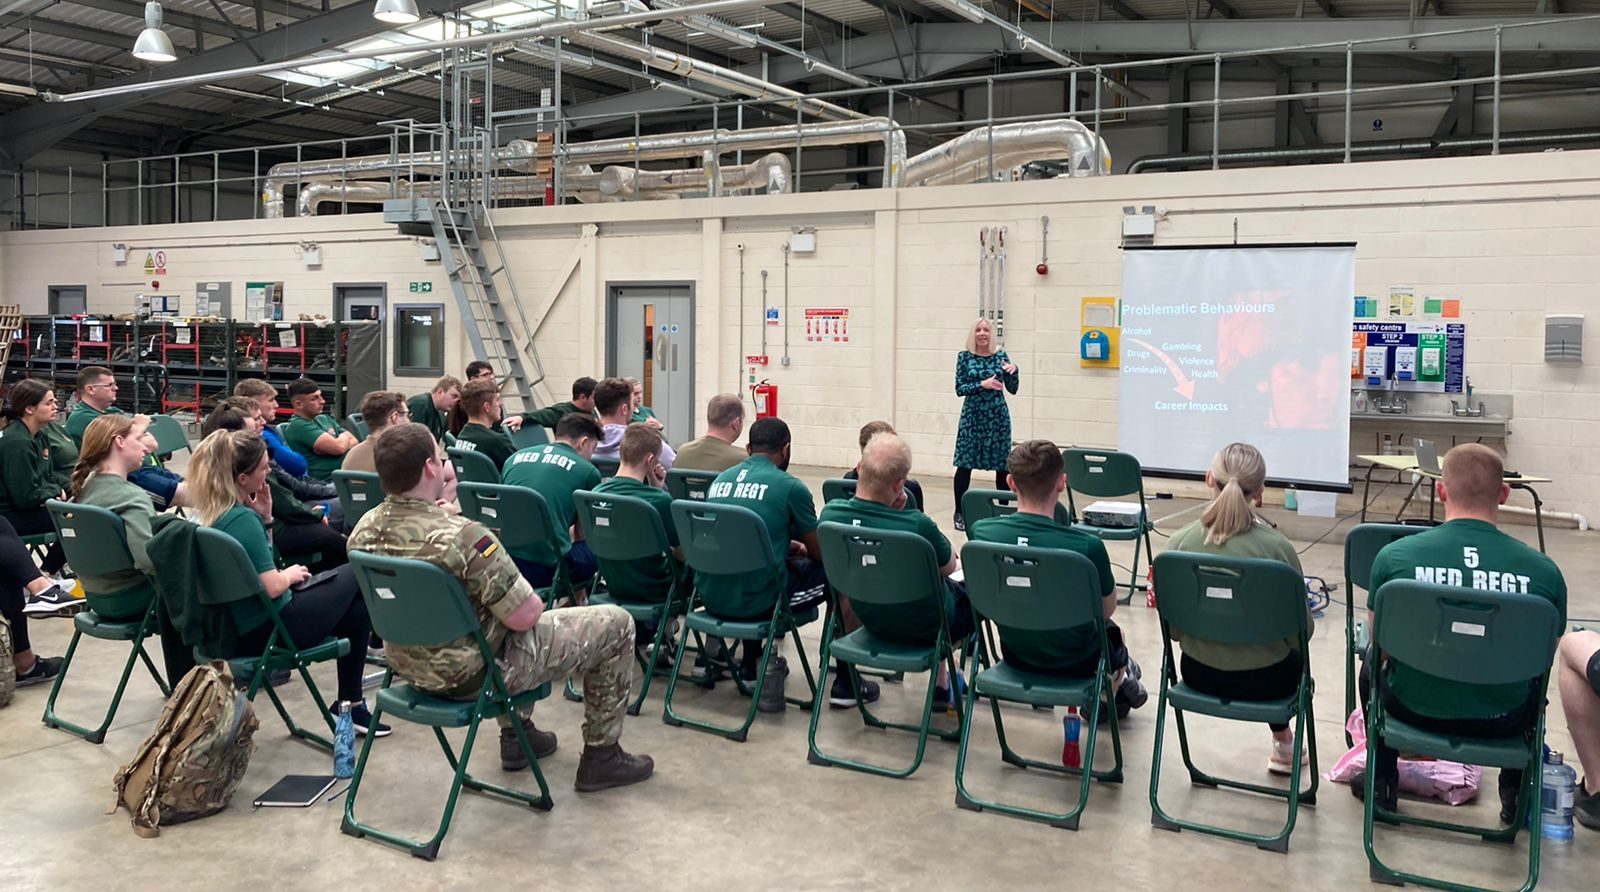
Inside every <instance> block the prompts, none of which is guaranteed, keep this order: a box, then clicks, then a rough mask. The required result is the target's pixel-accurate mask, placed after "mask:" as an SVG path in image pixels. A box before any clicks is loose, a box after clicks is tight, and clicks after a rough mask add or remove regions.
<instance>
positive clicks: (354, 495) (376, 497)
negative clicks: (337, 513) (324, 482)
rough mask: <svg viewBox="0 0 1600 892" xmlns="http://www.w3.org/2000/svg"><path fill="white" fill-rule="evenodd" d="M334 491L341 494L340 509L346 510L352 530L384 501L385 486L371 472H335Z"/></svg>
mask: <svg viewBox="0 0 1600 892" xmlns="http://www.w3.org/2000/svg"><path fill="white" fill-rule="evenodd" d="M333 491H334V492H336V493H338V494H339V507H341V508H343V509H344V519H345V523H347V524H349V526H350V528H351V529H355V525H356V522H357V521H359V520H361V518H362V517H364V516H366V513H367V512H368V511H371V510H372V509H374V508H376V507H378V503H379V502H382V501H383V484H382V483H380V482H379V481H378V475H377V474H374V473H373V472H371V471H346V470H344V469H342V468H341V469H340V470H337V471H334V472H333Z"/></svg>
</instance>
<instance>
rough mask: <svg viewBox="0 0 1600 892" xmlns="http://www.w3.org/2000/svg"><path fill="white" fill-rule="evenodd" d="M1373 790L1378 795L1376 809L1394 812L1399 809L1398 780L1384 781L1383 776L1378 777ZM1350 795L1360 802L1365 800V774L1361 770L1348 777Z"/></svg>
mask: <svg viewBox="0 0 1600 892" xmlns="http://www.w3.org/2000/svg"><path fill="white" fill-rule="evenodd" d="M1373 790H1374V791H1376V793H1377V796H1378V803H1377V804H1378V809H1379V810H1380V811H1386V812H1395V811H1398V810H1399V809H1400V790H1399V783H1398V781H1391V782H1389V783H1384V779H1383V778H1381V777H1380V778H1378V779H1377V780H1376V781H1375V782H1374V783H1373ZM1350 795H1352V796H1354V797H1356V798H1357V799H1359V800H1361V801H1362V802H1365V801H1367V774H1366V772H1364V771H1363V772H1361V773H1359V774H1357V775H1356V776H1355V777H1353V778H1351V779H1350Z"/></svg>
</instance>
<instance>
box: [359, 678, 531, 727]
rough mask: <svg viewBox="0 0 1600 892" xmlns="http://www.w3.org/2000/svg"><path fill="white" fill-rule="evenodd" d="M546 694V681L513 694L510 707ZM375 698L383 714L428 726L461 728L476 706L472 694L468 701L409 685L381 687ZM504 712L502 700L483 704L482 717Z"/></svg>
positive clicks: (469, 719) (464, 725)
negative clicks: (431, 692) (430, 692)
mask: <svg viewBox="0 0 1600 892" xmlns="http://www.w3.org/2000/svg"><path fill="white" fill-rule="evenodd" d="M548 696H550V684H549V682H546V683H544V684H542V685H540V686H538V687H536V688H534V689H533V690H531V691H524V692H522V693H520V694H515V695H513V696H512V698H511V703H512V706H513V707H521V706H526V705H528V704H529V703H534V702H537V701H539V700H543V699H545V698H546V697H548ZM377 699H378V706H379V707H380V708H381V709H382V710H383V714H384V715H385V716H393V717H395V718H398V719H402V720H404V721H407V722H414V723H416V724H419V725H431V726H433V727H435V728H465V727H466V726H468V725H470V724H472V713H473V710H475V709H476V708H477V706H478V698H476V697H473V698H472V699H471V700H453V699H451V698H449V697H441V696H438V695H437V694H429V693H427V692H425V691H422V690H420V689H418V688H416V687H413V686H412V685H409V684H398V685H390V686H389V687H387V688H383V689H382V690H380V691H378V698H377ZM505 713H506V706H505V704H502V703H485V704H484V706H483V715H484V718H495V717H498V716H501V715H504V714H505Z"/></svg>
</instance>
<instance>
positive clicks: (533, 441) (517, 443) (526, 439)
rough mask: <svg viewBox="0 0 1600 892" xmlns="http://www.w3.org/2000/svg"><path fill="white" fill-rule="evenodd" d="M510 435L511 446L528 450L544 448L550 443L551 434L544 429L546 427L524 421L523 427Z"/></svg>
mask: <svg viewBox="0 0 1600 892" xmlns="http://www.w3.org/2000/svg"><path fill="white" fill-rule="evenodd" d="M509 433H510V434H511V445H512V446H513V447H515V448H517V449H527V448H528V447H529V446H543V445H544V444H546V443H548V442H550V433H549V431H546V430H545V429H544V425H542V424H535V423H533V422H531V421H524V422H523V424H522V427H519V428H517V429H516V430H514V431H509Z"/></svg>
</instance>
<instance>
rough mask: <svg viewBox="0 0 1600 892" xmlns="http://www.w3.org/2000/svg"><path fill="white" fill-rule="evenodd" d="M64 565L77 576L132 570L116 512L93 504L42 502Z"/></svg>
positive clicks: (103, 574) (126, 538) (123, 534)
mask: <svg viewBox="0 0 1600 892" xmlns="http://www.w3.org/2000/svg"><path fill="white" fill-rule="evenodd" d="M45 507H46V508H48V509H49V510H50V519H51V520H53V521H55V525H56V535H57V537H58V540H59V541H60V542H61V549H62V550H63V551H65V552H66V554H67V563H69V564H71V565H72V569H73V570H74V571H76V572H77V573H78V575H79V576H111V575H113V574H117V573H125V572H127V571H128V570H132V569H134V563H133V554H132V553H131V552H129V551H128V534H127V530H126V528H125V527H124V525H123V523H122V518H120V517H118V516H117V515H116V512H113V511H109V510H107V509H105V508H99V507H96V506H94V505H79V504H77V503H74V502H63V501H60V500H59V499H51V500H49V501H48V502H45Z"/></svg>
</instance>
